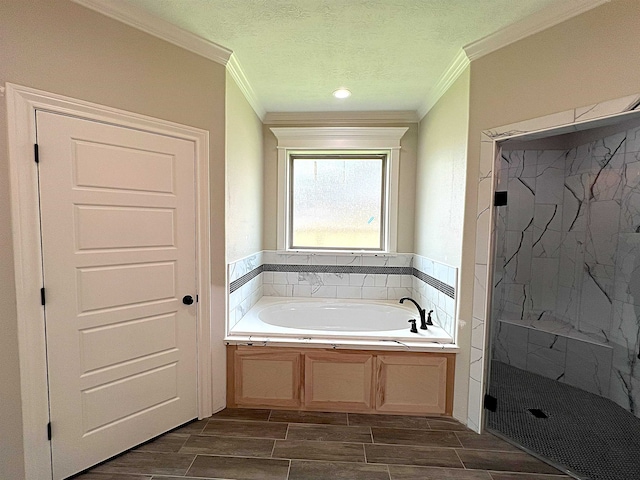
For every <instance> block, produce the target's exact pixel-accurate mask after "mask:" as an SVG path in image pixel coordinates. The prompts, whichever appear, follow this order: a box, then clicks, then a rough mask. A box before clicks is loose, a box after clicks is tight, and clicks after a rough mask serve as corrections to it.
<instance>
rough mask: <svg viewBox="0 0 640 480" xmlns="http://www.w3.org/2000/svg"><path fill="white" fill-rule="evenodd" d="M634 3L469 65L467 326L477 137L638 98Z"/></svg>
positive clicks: (639, 51)
mask: <svg viewBox="0 0 640 480" xmlns="http://www.w3.org/2000/svg"><path fill="white" fill-rule="evenodd" d="M638 18H640V2H638V1H637V0H613V1H612V2H610V3H606V4H604V5H602V6H600V7H598V8H595V9H593V10H590V11H588V12H586V13H584V14H582V15H580V16H578V17H575V18H573V19H571V20H568V21H566V22H563V23H561V24H559V25H557V26H555V27H552V28H550V29H547V30H545V31H542V32H540V33H538V34H536V35H533V36H531V37H528V38H525V39H523V40H521V41H519V42H516V43H514V44H512V45H509V46H507V47H505V48H502V49H500V50H498V51H496V52H494V53H491V54H489V55H486V56H484V57H482V58H479V59H478V60H475V61H473V62H472V63H471V79H470V99H469V102H470V107H469V148H468V166H467V180H466V185H467V188H466V200H465V205H466V206H465V219H464V242H463V247H462V248H463V254H462V289H461V292H460V293H461V311H460V316H461V318H462V319H463V320H465V321H467V322H470V321H471V315H472V304H473V298H472V292H473V276H474V257H475V228H476V227H475V224H476V210H477V192H478V189H477V187H478V173H479V169H478V167H479V157H480V133H481V132H482V131H483V130H486V129H489V128H492V127H498V126H502V125H507V124H510V123H513V122H516V121H521V120H527V119H531V118H537V117H540V116H544V115H548V114H551V113H555V112H561V111H565V110H569V109H572V108H575V107H580V106H586V105H590V104H593V103H597V102H600V101H604V100H611V99H615V98H619V97H623V96H625V95H631V94H636V93H640V62H638V61H637V59H638V58H640V35H638V25H637V20H638Z"/></svg>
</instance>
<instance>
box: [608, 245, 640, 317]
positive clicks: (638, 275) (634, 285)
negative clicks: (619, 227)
mask: <svg viewBox="0 0 640 480" xmlns="http://www.w3.org/2000/svg"><path fill="white" fill-rule="evenodd" d="M618 239H619V241H618V254H617V258H616V267H615V285H614V297H615V299H616V300H620V301H622V302H625V303H631V304H635V305H640V235H639V234H637V233H623V234H620V235H618Z"/></svg>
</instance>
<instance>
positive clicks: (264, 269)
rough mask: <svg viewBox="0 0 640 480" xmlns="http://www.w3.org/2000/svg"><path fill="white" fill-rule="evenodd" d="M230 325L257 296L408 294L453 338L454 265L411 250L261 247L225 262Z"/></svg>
mask: <svg viewBox="0 0 640 480" xmlns="http://www.w3.org/2000/svg"><path fill="white" fill-rule="evenodd" d="M228 269H229V327H230V328H232V327H233V326H235V325H236V324H237V323H238V321H240V319H241V318H242V317H243V316H244V315H245V314H246V313H247V311H249V309H250V308H251V307H253V306H254V305H255V304H256V303H257V301H258V300H259V299H260V297H262V296H263V295H264V296H276V297H302V298H342V299H369V300H398V299H400V298H402V297H412V298H414V299H416V300H417V301H418V303H420V305H421V306H422V308H424V309H426V310H427V311H429V310H433V314H432V319H433V320H434V323H436V324H437V325H439V326H441V327H442V328H443V329H444V330H445V331H446V332H447V334H448V335H449V336H451V337H452V338H454V339H455V334H456V329H455V318H456V285H457V279H458V272H457V269H456V268H454V267H451V266H449V265H445V264H442V263H438V262H435V261H433V260H431V259H429V258H426V257H423V256H420V255H414V254H395V255H372V254H363V255H360V254H354V255H345V254H343V255H329V254H315V255H311V254H301V253H279V252H275V251H263V252H259V253H257V254H255V255H252V256H250V257H247V258H245V259H242V260H239V261H238V262H234V263H231V264H229V267H228Z"/></svg>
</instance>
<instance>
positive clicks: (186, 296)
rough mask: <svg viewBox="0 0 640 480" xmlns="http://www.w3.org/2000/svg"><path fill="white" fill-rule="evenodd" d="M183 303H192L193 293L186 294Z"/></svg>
mask: <svg viewBox="0 0 640 480" xmlns="http://www.w3.org/2000/svg"><path fill="white" fill-rule="evenodd" d="M182 303H184V304H185V305H191V304H192V303H193V297H192V296H191V295H185V296H184V297H182Z"/></svg>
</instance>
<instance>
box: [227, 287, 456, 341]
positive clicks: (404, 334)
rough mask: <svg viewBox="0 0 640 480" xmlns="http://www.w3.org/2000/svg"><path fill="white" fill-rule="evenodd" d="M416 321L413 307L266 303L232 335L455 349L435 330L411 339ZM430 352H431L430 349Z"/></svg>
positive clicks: (240, 338)
mask: <svg viewBox="0 0 640 480" xmlns="http://www.w3.org/2000/svg"><path fill="white" fill-rule="evenodd" d="M410 319H417V320H418V321H417V325H418V327H420V319H419V315H418V312H417V310H416V308H415V307H414V305H413V304H410V303H409V302H406V303H405V304H404V305H400V304H399V303H397V302H395V301H381V300H345V299H317V298H288V297H262V298H261V299H260V300H259V301H258V303H256V305H255V306H254V307H253V308H252V309H251V310H249V311H248V312H247V313H246V315H244V317H242V319H241V320H240V321H239V322H238V323H237V324H236V325H235V326H234V327H232V328H231V329H230V331H229V334H228V336H227V338H226V340H227V341H229V342H230V343H241V342H243V341H244V342H247V341H255V342H261V341H263V342H265V343H267V342H270V343H273V342H283V341H285V342H287V341H288V342H297V343H299V342H304V343H313V344H319V345H322V344H325V345H326V344H331V345H335V344H340V345H344V346H347V348H348V347H349V346H351V348H355V347H354V346H357V347H360V346H365V345H370V346H373V347H376V348H379V347H381V346H382V345H391V346H393V347H397V346H403V345H404V346H406V345H408V346H427V347H428V346H431V347H437V348H438V349H442V348H443V347H445V346H446V347H453V348H455V345H453V343H452V342H453V339H452V338H451V336H449V335H448V334H447V333H446V332H445V331H444V330H443V329H442V328H440V327H439V326H437V325H433V326H429V329H428V330H421V329H420V328H418V333H411V331H410V324H409V322H408V321H409V320H410ZM428 349H429V348H428Z"/></svg>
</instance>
